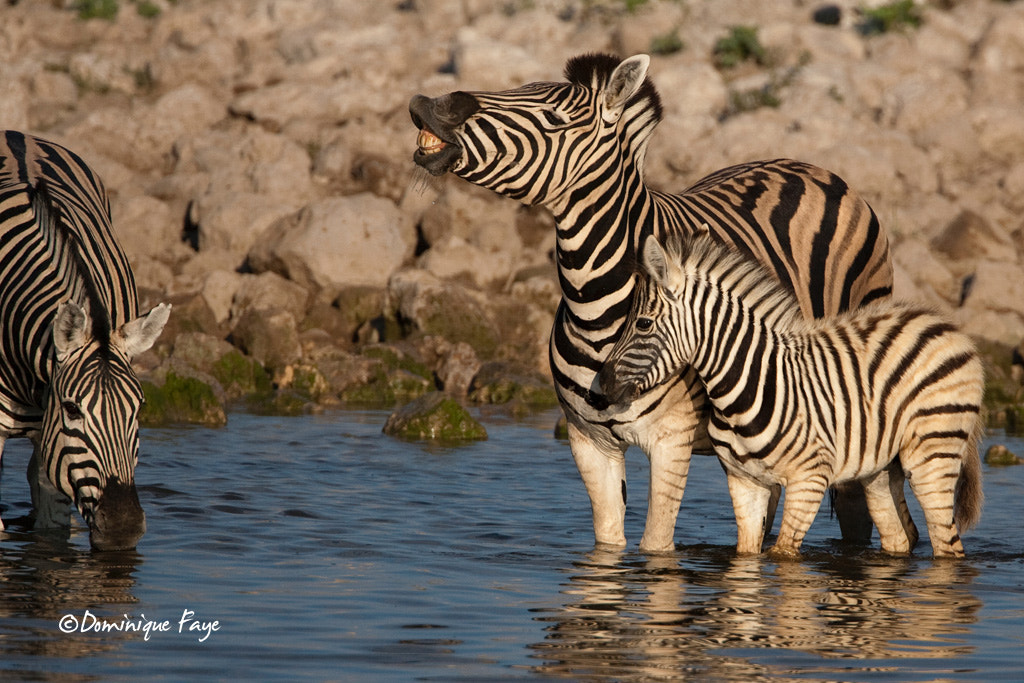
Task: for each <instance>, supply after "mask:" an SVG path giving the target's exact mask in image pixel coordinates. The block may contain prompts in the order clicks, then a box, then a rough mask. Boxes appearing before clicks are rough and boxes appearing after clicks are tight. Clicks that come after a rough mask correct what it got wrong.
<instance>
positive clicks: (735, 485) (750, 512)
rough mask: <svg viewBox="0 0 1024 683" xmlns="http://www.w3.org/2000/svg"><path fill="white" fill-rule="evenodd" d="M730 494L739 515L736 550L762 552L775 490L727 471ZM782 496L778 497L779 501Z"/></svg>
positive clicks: (737, 518) (735, 510) (737, 516)
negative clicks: (770, 504) (771, 500)
mask: <svg viewBox="0 0 1024 683" xmlns="http://www.w3.org/2000/svg"><path fill="white" fill-rule="evenodd" d="M725 474H726V478H727V479H728V481H729V496H730V497H732V509H733V512H735V514H736V552H737V553H759V552H761V543H762V542H763V541H764V535H765V532H766V524H768V523H769V522H768V519H767V517H768V507H769V501H770V498H771V495H772V489H771V488H770V487H768V486H765V485H764V484H760V483H758V482H756V481H754V480H752V479H749V478H747V477H743V476H740V475H738V474H733V473H732V472H729V471H728V470H726V472H725ZM777 500H778V499H777V498H776V501H777Z"/></svg>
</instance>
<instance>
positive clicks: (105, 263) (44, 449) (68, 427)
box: [0, 131, 170, 550]
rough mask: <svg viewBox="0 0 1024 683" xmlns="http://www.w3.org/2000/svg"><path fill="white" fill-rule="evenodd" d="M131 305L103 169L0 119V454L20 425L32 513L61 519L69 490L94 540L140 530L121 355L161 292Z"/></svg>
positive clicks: (144, 345)
mask: <svg viewBox="0 0 1024 683" xmlns="http://www.w3.org/2000/svg"><path fill="white" fill-rule="evenodd" d="M137 309H138V297H137V294H136V291H135V280H134V277H133V276H132V271H131V269H130V267H129V265H128V261H127V260H126V258H125V255H124V253H123V252H122V251H121V248H120V247H119V246H118V244H117V241H116V240H115V238H114V232H113V229H112V227H111V224H110V204H109V201H108V199H107V194H106V190H105V189H104V187H103V184H102V183H101V181H100V179H99V178H98V177H97V176H96V174H95V173H94V172H93V171H92V170H90V169H89V167H88V166H86V165H85V163H84V162H83V161H82V159H80V158H79V157H78V156H77V155H75V154H74V153H73V152H70V151H69V150H67V149H65V148H63V147H61V146H59V145H56V144H54V143H52V142H47V141H45V140H41V139H39V138H35V137H32V136H29V135H25V134H23V133H18V132H15V131H3V132H0V326H2V329H3V336H2V338H0V455H2V452H3V444H4V442H5V441H6V440H7V439H9V438H11V437H28V438H29V439H31V440H32V443H33V454H32V458H31V460H30V462H29V471H28V478H29V484H30V487H31V490H32V503H33V506H34V508H35V512H34V515H35V527H36V528H37V529H46V528H62V527H67V526H68V525H69V522H70V503H71V502H72V501H74V504H75V506H76V507H77V508H78V511H79V512H80V513H81V515H82V518H83V519H84V520H85V522H86V523H87V524H88V526H89V538H90V542H91V544H92V546H93V547H94V548H96V549H98V550H108V549H125V548H134V547H135V545H136V543H137V542H138V540H139V539H140V538H141V537H142V535H143V534H144V533H145V530H146V521H145V514H144V513H143V511H142V507H141V505H140V504H139V498H138V494H137V492H136V489H135V464H136V462H137V459H138V447H139V437H138V411H139V408H140V406H141V404H142V400H143V395H142V387H141V385H140V384H139V381H138V379H137V378H136V376H135V373H134V372H133V371H132V368H131V359H132V358H133V357H134V356H136V355H137V354H139V353H142V352H143V351H145V350H146V349H148V348H149V347H150V346H152V344H153V342H154V341H156V338H157V336H159V334H160V332H161V331H162V330H163V327H164V325H165V324H166V322H167V318H168V315H169V314H170V306H168V305H166V304H161V305H159V306H157V307H156V308H155V309H153V310H152V311H151V312H150V313H149V314H148V315H145V316H142V317H139V316H138V311H137ZM0 528H2V525H0Z"/></svg>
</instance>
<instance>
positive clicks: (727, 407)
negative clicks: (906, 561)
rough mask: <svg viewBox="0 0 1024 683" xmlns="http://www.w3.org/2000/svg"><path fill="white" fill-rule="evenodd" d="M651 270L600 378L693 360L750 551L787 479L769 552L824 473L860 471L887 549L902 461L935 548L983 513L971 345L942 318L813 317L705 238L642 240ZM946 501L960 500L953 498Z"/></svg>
mask: <svg viewBox="0 0 1024 683" xmlns="http://www.w3.org/2000/svg"><path fill="white" fill-rule="evenodd" d="M643 263H644V268H645V270H646V272H647V275H648V276H647V277H646V278H645V280H644V281H643V283H642V284H641V286H640V287H639V288H638V290H637V297H636V301H635V306H634V309H633V311H632V314H631V317H630V322H629V324H628V325H627V326H626V331H625V332H624V334H623V336H622V338H621V339H620V340H619V342H618V343H617V344H616V346H615V348H614V349H613V350H612V352H611V354H610V355H609V357H608V360H607V362H606V365H605V367H604V369H603V370H602V373H601V384H602V386H603V388H604V389H605V391H606V392H607V393H608V395H609V396H610V397H611V398H612V399H613V400H623V399H625V398H626V397H628V396H631V395H635V394H642V393H644V392H645V391H648V390H649V389H650V387H652V386H656V385H658V384H659V383H661V382H664V381H665V380H667V379H668V378H671V377H672V376H673V375H674V374H676V373H678V372H679V371H680V369H681V368H682V367H684V366H690V367H692V368H693V369H694V370H695V371H696V373H697V375H698V376H699V377H700V378H701V381H702V382H703V383H704V385H705V388H706V390H707V394H708V397H709V400H710V401H711V404H712V406H713V411H712V417H711V425H710V428H709V435H710V438H711V440H712V443H713V444H714V448H715V452H716V453H717V454H718V456H719V458H720V460H721V461H722V463H723V465H724V467H725V469H726V473H727V475H728V477H729V487H730V492H731V493H732V494H733V502H734V509H735V511H736V517H737V523H738V526H739V533H738V538H739V542H738V549H739V550H740V551H741V552H758V551H760V547H761V541H762V536H763V533H764V532H763V529H762V528H760V527H759V522H760V520H761V519H763V517H764V511H763V510H760V509H753V510H752V509H751V507H752V506H753V507H754V508H757V507H758V505H761V504H763V503H758V501H767V492H768V490H769V488H770V487H771V486H773V485H777V484H782V485H784V486H785V487H786V499H785V507H784V511H783V519H782V527H781V529H780V531H779V536H778V540H777V542H776V544H775V547H774V549H773V551H774V552H776V553H779V554H793V553H796V552H797V551H798V549H799V547H800V543H801V541H802V540H803V537H804V534H805V533H806V532H807V529H808V528H809V527H810V525H811V522H812V521H813V519H814V516H815V514H816V512H817V510H818V506H819V505H820V504H821V501H822V497H823V496H824V494H825V491H826V489H827V488H828V487H829V486H832V485H834V484H835V483H838V482H843V481H851V480H859V481H863V482H865V485H866V490H867V496H868V505H869V508H870V510H871V515H872V518H873V519H874V521H875V523H876V525H877V526H878V528H879V531H880V534H881V542H882V547H883V548H884V549H886V550H889V551H893V552H906V551H908V550H909V547H906V546H905V544H904V542H903V538H902V535H901V533H900V532H901V531H902V528H903V525H904V520H903V517H904V516H905V515H906V514H907V512H906V508H905V507H902V508H899V507H894V506H893V505H892V499H891V497H890V496H889V494H888V492H889V487H890V485H891V484H893V483H898V484H899V486H900V487H902V481H903V475H904V472H905V473H906V474H907V475H908V476H909V477H910V482H911V488H912V489H913V491H914V493H915V495H916V496H917V498H918V500H919V502H920V503H921V507H922V509H923V510H924V514H925V519H926V521H927V524H928V533H929V537H930V539H931V543H932V549H933V552H934V554H935V555H957V556H960V555H963V546H962V544H961V542H960V537H959V530H958V527H959V528H960V529H963V528H966V527H969V526H970V525H971V524H973V523H974V522H975V521H976V520H977V517H978V515H979V514H980V505H981V483H980V461H979V459H978V451H977V439H978V437H979V436H980V430H981V419H980V409H981V400H982V394H983V391H984V376H983V370H982V365H981V361H980V359H979V358H978V355H977V352H976V351H975V348H974V345H973V343H972V342H971V341H970V339H969V338H967V337H966V336H965V335H963V334H960V333H959V332H957V331H956V329H955V327H954V326H953V325H952V324H951V323H949V322H948V321H947V320H945V319H943V318H941V317H939V316H937V315H936V314H934V313H932V312H930V311H927V310H924V309H921V308H917V307H914V306H909V305H904V304H897V303H894V302H877V303H875V304H871V305H869V306H866V307H864V308H861V309H859V310H856V311H851V312H848V313H845V314H842V315H840V316H837V317H835V318H832V319H826V320H814V321H807V320H805V319H804V318H803V317H802V316H800V315H799V314H798V313H797V308H796V306H794V301H793V297H792V294H790V293H789V292H788V291H786V290H785V289H783V288H782V287H780V286H779V283H778V281H777V280H776V279H775V278H774V277H772V276H771V275H770V274H769V273H768V272H767V271H765V270H764V268H763V267H762V266H760V265H759V264H758V263H756V262H755V261H753V260H751V259H749V258H748V257H746V256H744V255H743V254H741V253H740V252H738V251H736V250H732V249H729V248H727V247H724V246H723V245H721V244H717V243H715V242H714V241H713V240H711V239H710V238H708V237H706V236H701V237H694V238H691V239H688V240H683V241H679V240H671V241H670V243H669V249H668V253H666V252H665V251H663V250H662V247H661V246H660V245H659V244H658V242H657V241H656V240H653V239H652V240H648V241H647V243H646V245H645V248H644V258H643ZM954 501H955V503H954Z"/></svg>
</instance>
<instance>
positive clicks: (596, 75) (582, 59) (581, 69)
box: [565, 52, 663, 121]
mask: <svg viewBox="0 0 1024 683" xmlns="http://www.w3.org/2000/svg"><path fill="white" fill-rule="evenodd" d="M621 63H622V59H621V58H619V57H616V56H615V55H610V54H606V53H600V52H590V53H587V54H583V55H577V56H575V57H571V58H570V59H569V61H567V62H566V63H565V78H566V80H567V81H569V82H570V83H572V84H573V85H579V86H582V87H584V88H593V87H594V86H595V84H597V85H601V86H603V85H605V84H607V83H608V80H609V79H610V78H611V76H612V73H613V72H614V71H615V67H617V66H618V65H619V64H621ZM639 100H646V101H647V103H648V104H647V106H648V108H649V109H650V110H651V111H652V113H653V114H654V118H655V120H657V121H661V117H662V111H663V110H662V106H661V97H660V96H659V95H658V91H657V89H656V88H655V87H654V83H653V82H652V81H651V79H650V78H649V77H648V78H644V82H643V85H641V86H640V89H639V90H637V91H636V94H635V95H633V97H631V98H630V99H629V102H627V103H626V106H627V107H628V106H631V105H633V104H634V103H636V102H637V101H639Z"/></svg>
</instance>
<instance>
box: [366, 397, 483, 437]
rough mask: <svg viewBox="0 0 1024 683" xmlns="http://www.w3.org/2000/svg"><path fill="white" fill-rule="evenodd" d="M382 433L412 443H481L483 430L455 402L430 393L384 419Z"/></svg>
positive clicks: (449, 398) (481, 426)
mask: <svg viewBox="0 0 1024 683" xmlns="http://www.w3.org/2000/svg"><path fill="white" fill-rule="evenodd" d="M384 433H385V434H387V435H389V436H394V437H397V438H399V439H408V440H413V441H439V442H444V443H452V442H459V441H483V440H486V439H487V430H486V429H484V427H483V425H481V424H480V423H479V422H477V420H475V419H474V418H473V416H472V415H470V414H469V413H468V412H467V411H466V409H465V408H463V407H462V406H461V405H459V402H458V401H456V400H455V399H453V398H451V397H449V396H445V394H443V393H442V392H440V391H434V392H431V393H429V394H426V395H425V396H421V397H420V398H418V399H416V400H414V401H411V402H409V403H407V404H405V405H403V406H402V407H400V408H398V409H397V410H396V411H395V412H393V413H392V414H391V416H390V417H388V420H387V423H386V424H385V425H384Z"/></svg>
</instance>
